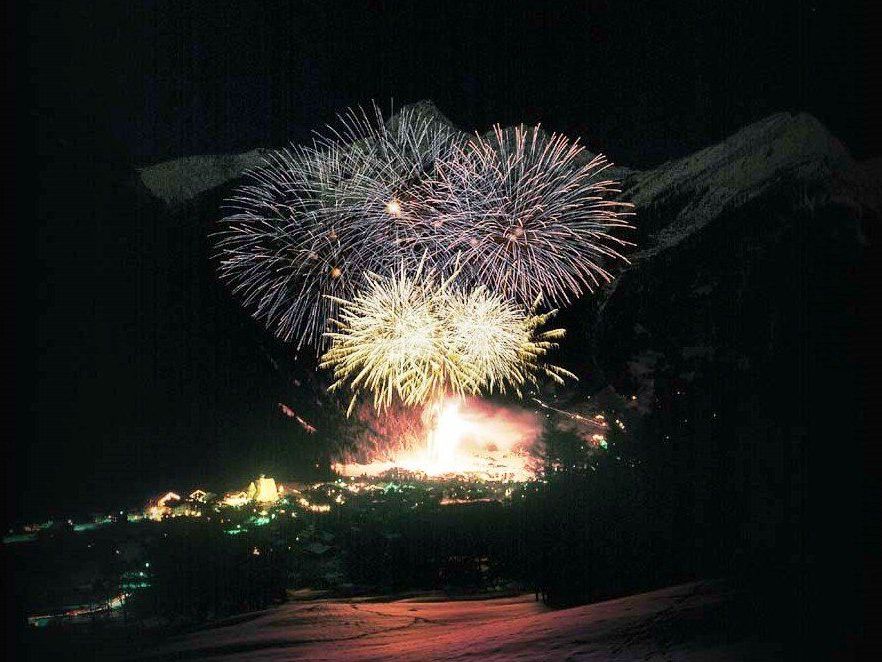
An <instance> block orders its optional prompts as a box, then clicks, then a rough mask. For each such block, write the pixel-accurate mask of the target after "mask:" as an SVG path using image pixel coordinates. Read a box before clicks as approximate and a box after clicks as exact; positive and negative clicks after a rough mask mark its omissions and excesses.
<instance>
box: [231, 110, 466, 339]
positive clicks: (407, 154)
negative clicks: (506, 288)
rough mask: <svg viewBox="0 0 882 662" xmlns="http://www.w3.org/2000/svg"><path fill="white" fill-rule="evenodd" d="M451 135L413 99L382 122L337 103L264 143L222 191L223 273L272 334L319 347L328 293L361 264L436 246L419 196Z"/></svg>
mask: <svg viewBox="0 0 882 662" xmlns="http://www.w3.org/2000/svg"><path fill="white" fill-rule="evenodd" d="M458 135H459V134H458V133H457V132H455V131H454V130H453V129H451V128H449V127H447V126H444V125H441V124H439V123H438V122H436V121H433V120H432V119H431V118H428V117H426V116H425V115H421V114H420V113H418V112H417V111H415V110H413V109H405V110H403V111H402V112H401V113H399V115H398V117H397V121H396V122H394V123H388V124H387V123H384V122H383V118H382V115H381V113H380V111H379V109H378V108H377V107H376V106H374V107H373V111H372V112H367V111H364V110H362V109H351V110H349V111H348V112H346V113H345V114H343V115H341V116H340V117H339V122H338V125H337V126H335V127H329V129H328V132H327V133H325V134H323V135H319V136H317V137H316V139H315V141H314V143H313V145H312V146H309V147H293V146H292V147H291V148H288V149H284V150H280V151H277V152H274V153H272V154H270V155H269V156H268V157H267V158H266V162H265V164H264V165H263V166H261V167H259V168H257V169H255V170H252V171H250V172H248V173H246V175H245V176H246V179H247V180H248V182H247V183H246V184H245V185H244V186H242V187H241V188H239V189H238V190H237V191H236V193H235V194H234V195H233V196H232V197H231V198H230V199H229V200H228V201H227V209H228V211H229V214H228V215H227V216H226V218H224V220H223V225H224V229H223V230H222V231H221V232H220V233H219V234H218V239H217V244H216V245H217V253H218V258H219V262H220V273H221V276H222V277H223V278H224V279H225V280H226V281H227V282H228V283H229V284H230V285H231V287H232V289H233V291H234V293H235V294H236V295H237V296H238V297H239V298H240V299H241V301H242V302H243V304H244V305H245V307H246V308H248V309H249V310H250V311H251V312H252V314H253V315H254V317H255V318H257V319H259V320H260V321H261V322H263V323H264V324H265V325H266V326H267V327H268V328H269V329H270V330H272V331H273V332H274V333H275V334H276V335H277V336H278V337H280V338H281V339H283V340H286V341H290V340H292V339H296V343H297V347H298V348H299V347H301V346H303V345H305V344H312V345H316V346H317V347H319V348H321V347H322V344H323V336H322V334H323V333H324V331H326V330H327V323H328V320H329V319H330V318H331V317H332V316H333V315H334V313H335V310H336V305H337V303H336V302H337V299H338V298H351V297H352V296H354V295H355V294H356V292H358V291H359V290H360V289H361V288H362V287H363V286H365V281H364V274H365V273H367V272H375V273H390V272H391V271H392V270H393V269H394V268H395V266H396V265H400V264H405V265H408V266H410V267H413V266H414V265H415V264H416V263H417V262H418V261H419V259H420V257H419V256H421V255H422V254H423V252H425V250H426V249H427V248H431V250H432V252H433V253H434V254H438V255H440V252H441V251H442V250H443V246H444V243H443V242H439V241H438V240H437V237H436V235H437V234H438V228H437V227H435V226H434V225H433V224H432V223H431V222H429V221H428V220H427V219H426V218H425V216H424V215H423V214H421V213H419V212H418V211H417V209H416V206H417V204H416V203H417V197H418V196H419V195H421V194H422V191H423V187H424V185H425V181H426V180H427V178H429V176H430V175H431V173H433V171H434V168H435V164H436V163H437V162H439V161H440V160H444V159H446V158H449V155H450V154H451V152H452V150H453V149H454V148H455V146H456V145H457V143H458V141H459V139H458ZM445 261H446V260H445Z"/></svg>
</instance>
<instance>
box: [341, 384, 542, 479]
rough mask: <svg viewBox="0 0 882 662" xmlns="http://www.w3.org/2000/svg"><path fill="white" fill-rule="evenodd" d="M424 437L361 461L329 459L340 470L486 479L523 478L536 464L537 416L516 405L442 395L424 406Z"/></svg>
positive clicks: (531, 473) (359, 473)
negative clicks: (418, 442)
mask: <svg viewBox="0 0 882 662" xmlns="http://www.w3.org/2000/svg"><path fill="white" fill-rule="evenodd" d="M423 417H424V418H425V419H428V420H426V423H427V426H428V434H427V440H426V443H424V444H423V445H421V446H418V447H414V448H399V449H394V450H392V451H391V452H388V453H384V454H379V455H381V457H380V458H379V459H373V461H371V462H368V463H365V464H361V463H358V462H346V463H339V464H337V465H335V467H334V468H335V469H336V470H337V471H338V472H339V473H341V474H343V475H345V476H377V475H380V474H383V473H385V472H387V471H390V470H394V469H403V470H405V471H410V472H413V473H416V474H425V475H426V476H430V477H438V476H445V475H467V476H470V477H474V478H481V479H489V480H514V481H524V480H530V479H531V478H534V477H535V475H536V471H537V468H538V466H537V465H538V456H539V453H538V448H537V443H538V441H537V440H538V438H539V435H540V433H541V430H542V425H541V423H540V419H539V417H538V416H537V415H536V414H535V413H533V412H530V411H527V410H525V409H520V408H517V407H499V406H494V405H491V404H490V403H487V402H484V401H481V400H478V399H469V398H467V399H460V398H448V399H447V400H444V401H442V402H440V403H437V404H435V405H432V406H430V407H427V408H426V410H425V412H424V415H423Z"/></svg>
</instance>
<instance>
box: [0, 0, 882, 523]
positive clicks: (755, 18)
mask: <svg viewBox="0 0 882 662" xmlns="http://www.w3.org/2000/svg"><path fill="white" fill-rule="evenodd" d="M30 4H31V7H30V9H27V8H23V9H19V15H18V16H17V17H16V18H17V20H18V29H17V31H16V40H15V41H16V61H17V64H18V66H17V67H16V69H15V73H16V76H15V84H16V95H15V97H13V100H12V101H11V102H10V101H8V102H7V103H8V104H9V105H12V106H14V107H15V108H16V111H17V113H18V116H19V121H18V122H17V123H16V124H15V125H11V126H10V128H11V129H12V131H13V132H14V133H13V135H12V138H13V140H14V142H15V145H16V148H17V153H18V154H19V155H20V158H19V159H17V161H16V164H15V173H14V180H13V181H14V182H15V187H16V189H15V190H14V191H13V192H12V195H11V197H12V198H13V199H14V200H16V203H17V205H16V206H17V212H16V216H14V217H9V216H7V219H6V220H7V223H10V224H12V225H13V227H14V228H15V232H16V242H15V244H14V245H15V246H16V248H15V254H16V255H15V257H17V258H22V257H24V261H26V263H27V264H26V265H23V266H22V268H21V269H19V270H17V273H16V276H15V277H14V278H15V280H14V282H15V299H16V310H18V311H21V312H20V314H16V315H15V316H14V318H15V327H16V331H17V335H16V342H14V343H12V344H11V346H9V347H8V349H11V351H12V352H13V355H14V358H15V360H16V361H15V362H16V364H17V365H19V366H20V370H19V371H18V378H17V379H16V381H15V385H14V387H13V388H12V389H11V390H10V391H9V392H10V393H11V396H10V397H9V398H8V399H9V400H10V402H14V403H15V405H14V408H13V411H14V421H13V423H14V424H15V429H16V431H15V432H14V433H10V434H8V435H7V437H8V438H7V442H6V443H7V452H6V462H5V464H6V468H7V474H8V480H7V489H8V490H9V492H10V494H9V498H7V499H6V506H7V507H6V515H7V517H8V518H13V519H15V518H19V517H21V516H34V517H37V516H40V515H41V514H43V513H49V512H54V511H58V510H64V509H73V510H74V511H83V510H88V509H90V508H97V507H99V506H105V505H106V506H109V507H110V506H114V505H116V504H118V505H123V504H126V503H130V502H137V501H138V499H140V498H142V497H144V496H146V495H147V494H149V493H151V492H154V491H155V492H158V491H160V490H164V489H167V488H170V487H175V486H179V487H180V488H181V489H186V488H187V487H189V486H195V485H193V483H195V482H196V481H202V480H210V479H212V478H215V479H218V478H224V479H230V478H232V477H235V476H240V475H241V476H247V475H248V473H249V472H252V471H257V470H259V468H260V467H266V468H268V469H271V470H276V471H290V470H291V469H292V467H293V468H296V465H297V463H298V462H304V461H305V459H304V458H306V456H307V455H308V454H307V453H304V452H299V451H297V450H296V449H295V451H293V454H292V451H291V450H290V449H289V448H287V446H289V445H290V444H291V443H293V442H292V441H291V439H289V438H286V437H285V435H284V429H285V428H284V427H283V426H284V425H286V424H287V423H286V422H285V421H280V418H279V416H278V412H277V410H276V409H275V402H274V400H273V396H272V395H268V393H271V390H269V389H271V388H272V387H273V384H274V380H275V379H276V377H274V376H272V374H271V373H272V370H271V368H270V367H269V366H268V362H267V361H266V360H265V358H264V357H263V356H262V355H261V352H260V348H259V346H258V344H257V343H255V342H245V341H242V342H240V340H241V339H253V338H254V337H258V335H259V334H255V330H254V328H253V327H252V326H250V325H251V322H250V321H249V320H248V318H247V316H245V315H244V314H241V315H239V316H238V317H237V309H236V307H235V304H234V303H232V302H231V301H228V302H224V301H222V300H220V299H219V298H214V299H213V298H212V297H216V295H215V294H212V293H211V292H208V291H205V288H200V287H196V286H193V285H192V283H193V282H195V281H196V280H198V279H197V278H196V277H195V276H194V275H193V273H191V271H192V270H194V269H195V270H199V269H203V268H207V267H205V265H202V264H194V260H193V259H192V257H191V258H189V259H188V255H189V253H188V250H189V248H188V247H190V246H192V242H197V243H198V237H195V235H192V234H190V235H187V237H188V241H190V242H191V243H187V241H183V242H180V241H175V236H176V235H174V234H173V232H172V231H171V230H168V229H167V228H166V229H162V226H161V223H162V222H164V220H167V219H164V217H163V215H162V212H161V210H159V209H158V208H157V207H156V206H151V205H152V203H150V201H149V200H145V199H144V198H143V192H140V193H139V192H138V191H137V189H136V187H135V186H134V184H133V181H134V172H135V170H134V169H135V168H136V167H138V166H142V165H148V164H152V163H155V162H159V161H162V160H166V159H171V158H175V157H178V156H183V155H190V154H204V153H215V152H236V151H245V150H248V149H251V148H253V147H256V146H277V145H282V144H284V143H286V142H288V141H290V140H294V141H300V140H304V139H305V138H307V137H308V136H309V132H310V131H311V130H312V129H313V128H317V127H320V126H321V125H323V124H324V123H325V122H327V121H330V120H331V119H332V118H333V116H334V113H335V112H336V111H338V110H340V109H342V108H343V107H345V106H347V105H350V104H357V103H367V102H369V101H370V100H371V99H376V100H378V101H379V102H380V103H381V104H383V105H384V106H386V107H388V106H389V104H390V103H392V102H394V104H395V105H396V106H398V105H401V104H404V103H409V102H413V101H416V100H419V99H425V98H428V99H432V100H433V101H434V102H435V103H436V104H437V105H438V107H439V108H440V109H441V111H442V112H444V113H445V114H446V115H447V116H448V117H449V118H450V119H451V120H453V121H454V122H455V123H457V124H458V125H460V126H463V127H465V128H469V129H478V130H485V129H486V128H487V127H488V126H489V125H490V124H492V123H494V122H500V123H502V124H510V123H515V122H519V121H525V122H542V123H543V125H544V126H546V127H547V128H549V129H553V130H559V131H564V132H566V133H568V134H570V135H573V136H579V137H581V138H582V140H583V141H584V142H585V143H587V145H588V146H589V147H590V148H591V149H593V150H603V151H604V152H605V153H607V154H608V155H609V156H610V157H611V158H612V159H613V160H615V161H616V162H618V163H621V164H624V165H627V166H630V167H637V168H643V167H651V166H654V165H657V164H659V163H661V162H663V161H665V160H667V159H671V158H676V157H680V156H683V155H685V154H688V153H689V152H691V151H693V150H696V149H699V148H701V147H704V146H707V145H710V144H713V143H714V142H717V141H718V140H720V139H721V138H723V137H725V136H727V135H729V134H730V133H732V132H734V131H735V130H737V129H739V128H740V127H742V126H744V125H745V124H748V123H750V122H752V121H755V120H758V119H760V118H763V117H765V116H767V115H769V114H771V113H773V112H778V111H783V110H790V111H798V110H803V111H808V112H810V113H812V114H814V115H815V116H817V117H818V118H819V119H820V120H821V121H822V122H823V123H824V124H825V125H826V126H827V127H828V128H829V129H830V131H831V132H832V133H833V134H834V135H836V136H837V137H839V138H840V139H841V140H842V141H843V142H844V143H845V144H846V145H847V146H848V147H849V149H850V150H851V152H852V153H853V154H854V155H855V156H856V157H857V158H861V159H864V158H871V157H876V156H878V155H879V154H880V153H882V127H880V125H879V123H878V118H879V117H880V116H882V108H880V106H879V101H878V100H876V101H875V102H873V103H871V101H870V91H871V82H872V81H874V80H875V81H878V80H879V78H880V65H879V64H878V62H879V61H880V60H879V58H878V57H877V56H878V54H879V53H878V50H879V45H878V44H879V40H878V38H876V39H871V36H872V35H877V34H878V28H879V21H878V20H877V18H876V17H875V16H873V15H871V12H870V10H869V7H870V6H871V4H872V3H867V4H866V7H863V6H859V5H855V6H851V7H849V6H846V4H847V3H836V2H829V3H823V2H773V3H756V5H753V4H752V3H736V2H708V1H704V2H672V3H659V2H653V3H647V2H617V1H615V0H584V1H582V2H566V3H565V2H553V3H552V2H535V1H534V2H526V3H510V2H468V3H465V2H464V3H458V2H452V1H448V2H438V3H435V2H428V1H426V0H421V1H419V2H391V1H390V2H383V1H381V0H374V1H372V2H321V1H312V2H296V1H289V2H263V3H244V2H234V3H225V2H217V1H211V2H183V3H182V2H121V3H57V2H41V3H30ZM876 16H878V14H876ZM871 49H874V51H873V50H871ZM874 104H875V105H874ZM7 167H8V168H10V170H11V169H12V167H11V166H7ZM139 196H141V197H139ZM154 224H159V225H157V226H156V227H154ZM157 227H158V228H159V229H157ZM188 270H190V271H188ZM10 282H11V281H10ZM230 318H235V319H234V322H232V323H230V322H229V321H228V320H229V319H230ZM218 320H226V323H227V325H228V326H224V327H223V328H224V329H226V328H230V327H231V328H233V329H234V330H235V329H239V330H240V332H241V333H240V334H239V335H237V333H238V332H237V333H233V334H225V337H219V335H220V334H219V333H217V329H218V328H219V327H218V326H217V323H218ZM10 429H12V428H10ZM283 456H284V457H285V459H284V460H282V459H280V458H282V457H283ZM221 467H222V468H223V469H220V468H221ZM223 472H227V473H223Z"/></svg>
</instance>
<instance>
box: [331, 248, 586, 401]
mask: <svg viewBox="0 0 882 662" xmlns="http://www.w3.org/2000/svg"><path fill="white" fill-rule="evenodd" d="M367 278H368V281H369V287H368V289H367V290H366V291H365V292H364V293H362V294H359V295H357V296H356V297H355V298H354V299H352V300H351V301H346V300H342V299H338V301H337V302H338V304H339V305H340V307H341V311H340V316H339V320H337V321H336V325H337V327H338V330H337V331H334V332H330V333H328V336H329V337H330V338H331V340H332V345H331V349H330V350H328V352H326V353H325V355H324V356H323V357H322V362H321V364H320V366H321V367H323V368H330V369H332V370H333V372H334V376H335V378H336V381H335V382H334V384H333V385H332V386H331V388H332V389H337V388H340V387H341V386H346V387H348V388H349V389H350V390H351V391H352V392H353V398H352V401H351V403H350V406H349V411H350V412H351V411H352V409H353V408H354V406H355V402H356V399H357V398H358V395H359V394H360V393H361V392H362V391H367V392H369V393H371V394H372V396H373V402H374V406H375V407H376V408H377V409H381V410H382V409H385V408H387V407H388V406H389V405H390V404H391V403H392V402H393V400H398V401H400V402H401V403H402V404H404V405H408V406H413V405H421V404H426V403H429V402H437V401H440V400H441V399H443V398H444V397H445V396H446V395H448V394H451V395H458V396H466V395H476V394H478V393H481V392H485V393H489V392H493V391H499V392H505V391H506V390H507V389H511V390H513V391H515V392H516V393H517V394H518V395H521V392H522V389H523V387H524V386H525V385H527V384H535V383H536V382H537V380H538V378H539V377H540V376H541V375H547V376H548V377H550V378H551V379H553V380H555V381H557V382H559V383H562V382H563V379H564V378H565V377H570V378H573V379H575V378H576V377H575V375H573V374H572V373H570V372H568V371H566V370H564V369H563V368H560V367H557V366H553V365H549V364H546V363H544V361H543V357H544V356H545V355H546V354H547V352H548V351H549V350H550V349H552V348H554V347H556V346H557V344H556V343H555V342H554V341H555V340H556V339H559V338H561V337H562V336H563V334H564V331H563V329H554V330H550V331H541V330H540V329H541V327H542V326H543V325H544V324H545V323H546V322H547V321H548V320H549V319H550V318H551V317H552V316H553V315H554V312H555V311H551V312H549V313H545V314H540V315H537V314H535V308H534V309H532V310H528V309H525V308H523V307H522V306H518V305H517V304H514V303H511V302H508V301H506V300H505V299H502V298H501V297H499V296H496V295H492V294H490V293H489V292H488V291H487V290H486V289H485V288H482V287H479V288H478V289H476V290H472V291H469V292H462V291H460V290H458V289H457V288H456V287H455V286H454V281H453V279H448V280H447V281H444V282H440V283H439V282H438V281H437V280H436V278H435V277H434V274H432V273H431V272H429V273H428V274H425V275H423V269H422V265H420V266H419V267H418V269H417V272H416V276H409V275H408V274H407V273H406V272H405V270H404V268H402V269H401V270H400V272H399V273H398V274H397V275H395V276H391V277H382V276H377V275H375V274H371V275H368V277H367ZM537 305H538V302H537Z"/></svg>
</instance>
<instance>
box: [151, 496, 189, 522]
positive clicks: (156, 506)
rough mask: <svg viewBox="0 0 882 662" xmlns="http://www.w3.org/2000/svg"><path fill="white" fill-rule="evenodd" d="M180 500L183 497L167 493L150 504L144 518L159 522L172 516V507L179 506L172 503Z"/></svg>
mask: <svg viewBox="0 0 882 662" xmlns="http://www.w3.org/2000/svg"><path fill="white" fill-rule="evenodd" d="M180 500H181V496H180V495H179V494H176V493H174V492H166V493H165V494H163V495H162V496H161V497H159V498H158V499H156V500H155V501H150V502H148V504H147V508H146V509H145V511H144V517H146V518H148V519H152V520H155V521H159V520H161V519H162V518H163V517H165V516H167V515H171V512H172V506H174V505H177V504H172V503H171V502H172V501H175V502H179V501H180Z"/></svg>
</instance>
